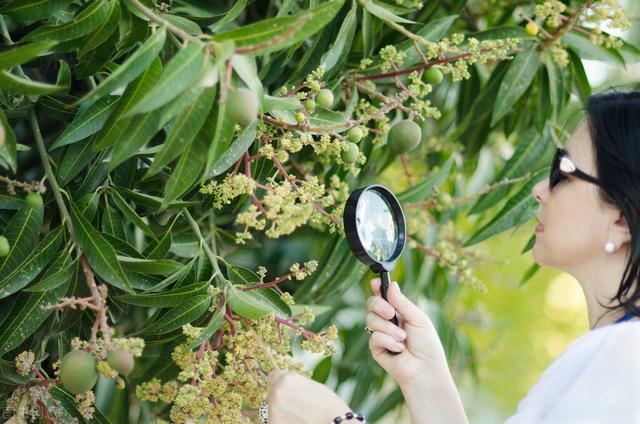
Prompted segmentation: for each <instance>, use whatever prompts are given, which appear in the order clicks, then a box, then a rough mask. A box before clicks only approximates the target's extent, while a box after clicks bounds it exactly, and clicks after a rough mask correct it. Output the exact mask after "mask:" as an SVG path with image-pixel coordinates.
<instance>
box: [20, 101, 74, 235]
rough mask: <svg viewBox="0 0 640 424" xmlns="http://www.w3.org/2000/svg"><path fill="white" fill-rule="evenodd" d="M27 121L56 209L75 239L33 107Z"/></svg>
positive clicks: (69, 217)
mask: <svg viewBox="0 0 640 424" xmlns="http://www.w3.org/2000/svg"><path fill="white" fill-rule="evenodd" d="M29 123H30V124H31V129H32V130H33V136H34V138H35V140H36V145H37V146H38V153H39V155H40V161H41V162H42V166H43V168H44V173H45V175H46V176H47V179H48V180H49V184H50V185H51V189H52V190H53V197H55V199H56V204H57V205H58V209H59V210H60V213H61V214H62V218H63V221H64V223H65V225H66V226H67V229H68V230H69V234H70V235H71V239H72V240H75V236H74V233H73V225H72V222H71V216H70V215H69V211H67V206H66V205H65V203H64V200H63V199H62V194H61V193H60V186H58V181H57V180H56V177H55V175H54V174H53V170H52V169H51V165H50V164H49V155H48V154H47V149H46V147H45V146H44V141H43V140H42V134H41V133H40V126H39V125H38V119H37V117H36V113H35V111H34V110H33V109H31V110H30V111H29Z"/></svg>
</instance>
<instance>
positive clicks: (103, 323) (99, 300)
mask: <svg viewBox="0 0 640 424" xmlns="http://www.w3.org/2000/svg"><path fill="white" fill-rule="evenodd" d="M80 265H81V266H82V272H84V276H85V278H86V279H87V285H88V286H89V290H90V291H91V294H92V297H93V302H94V304H95V306H96V307H97V308H98V309H97V312H98V316H97V317H96V324H94V325H93V328H92V329H91V341H92V342H93V343H95V342H96V341H97V340H96V339H97V337H96V336H97V327H98V326H99V327H100V332H101V333H102V337H103V338H104V344H105V345H106V347H107V349H108V350H110V349H111V328H109V325H108V324H107V305H106V302H105V298H106V297H107V286H105V285H104V284H103V285H101V286H100V287H98V286H97V285H96V280H95V277H94V276H93V271H92V270H91V267H90V266H89V263H88V262H87V258H86V257H85V255H84V254H82V255H81V256H80Z"/></svg>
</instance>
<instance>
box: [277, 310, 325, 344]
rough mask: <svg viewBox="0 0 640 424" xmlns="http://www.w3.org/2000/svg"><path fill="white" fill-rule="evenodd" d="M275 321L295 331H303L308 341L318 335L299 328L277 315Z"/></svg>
mask: <svg viewBox="0 0 640 424" xmlns="http://www.w3.org/2000/svg"><path fill="white" fill-rule="evenodd" d="M274 319H275V320H276V322H279V323H280V324H284V325H286V326H287V327H291V328H293V329H294V330H299V329H302V335H303V336H304V337H305V338H306V339H307V340H308V339H310V338H312V337H313V336H315V335H316V333H314V332H313V331H309V330H306V329H304V328H303V327H301V326H299V325H296V324H294V323H292V322H291V321H289V320H286V319H284V318H281V317H279V316H277V315H276V316H274Z"/></svg>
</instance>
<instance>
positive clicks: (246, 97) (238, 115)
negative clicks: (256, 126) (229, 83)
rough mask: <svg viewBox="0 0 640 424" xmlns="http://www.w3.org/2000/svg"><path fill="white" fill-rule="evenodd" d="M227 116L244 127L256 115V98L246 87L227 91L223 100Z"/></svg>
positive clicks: (257, 108) (258, 106) (257, 107)
mask: <svg viewBox="0 0 640 424" xmlns="http://www.w3.org/2000/svg"><path fill="white" fill-rule="evenodd" d="M225 105H226V108H227V114H228V116H229V118H230V119H231V120H232V121H233V122H235V123H236V124H238V125H240V126H241V127H246V126H247V125H249V124H250V123H252V122H253V121H254V120H255V119H256V117H257V116H258V110H259V108H260V105H258V98H257V97H256V95H255V94H254V93H253V92H252V91H251V90H248V89H246V88H237V89H235V90H233V91H232V92H230V93H229V95H228V97H227V101H226V102H225Z"/></svg>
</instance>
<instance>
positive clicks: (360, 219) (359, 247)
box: [343, 184, 407, 325]
mask: <svg viewBox="0 0 640 424" xmlns="http://www.w3.org/2000/svg"><path fill="white" fill-rule="evenodd" d="M343 219H344V221H343V222H344V232H345V235H346V237H347V243H348V244H349V247H350V248H351V251H352V252H353V253H354V255H356V257H357V258H358V259H359V260H360V262H362V263H364V264H365V265H367V266H369V268H370V269H371V270H372V271H373V272H376V273H379V274H380V281H381V284H380V293H381V294H382V298H383V299H384V300H387V289H388V288H389V284H390V283H391V278H390V275H389V273H390V272H391V271H393V269H394V268H395V267H396V261H397V259H398V258H399V257H400V255H401V254H402V251H403V250H404V245H405V242H406V240H407V227H406V225H405V218H404V213H403V212H402V207H401V206H400V202H399V201H398V199H397V198H396V197H395V196H394V195H393V193H391V191H389V190H388V189H387V188H386V187H384V186H382V185H379V184H373V185H369V186H366V187H363V188H360V189H357V190H355V191H353V192H352V193H351V194H350V195H349V198H348V199H347V203H346V205H345V208H344V214H343ZM390 321H391V322H392V323H394V324H395V325H398V317H397V316H394V317H393V318H392V319H390Z"/></svg>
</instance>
